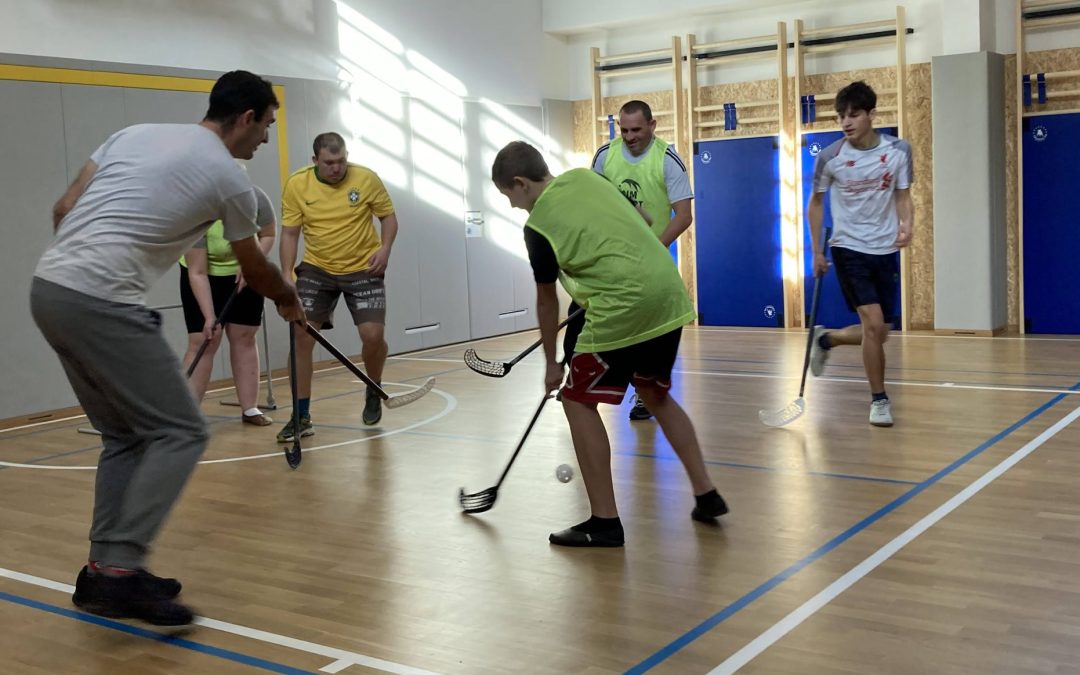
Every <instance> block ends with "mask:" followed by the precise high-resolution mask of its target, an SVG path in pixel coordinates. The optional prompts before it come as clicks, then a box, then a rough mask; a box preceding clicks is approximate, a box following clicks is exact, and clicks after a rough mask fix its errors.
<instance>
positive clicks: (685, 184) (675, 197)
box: [660, 146, 694, 247]
mask: <svg viewBox="0 0 1080 675" xmlns="http://www.w3.org/2000/svg"><path fill="white" fill-rule="evenodd" d="M664 189H665V190H666V191H667V198H668V203H669V204H671V208H672V210H674V212H675V213H674V215H673V216H672V217H671V220H669V221H668V224H667V227H665V228H664V231H663V232H661V233H660V242H661V243H662V244H663V245H664V246H665V247H668V246H671V242H673V241H675V240H676V239H678V238H679V235H681V234H682V233H683V232H686V230H687V229H688V228H689V227H690V224H691V223H693V222H694V212H693V209H692V208H691V206H690V204H691V200H693V198H694V191H693V189H692V188H691V187H690V175H689V174H688V173H687V172H686V165H685V164H683V161H682V158H680V157H679V153H677V152H676V151H675V147H674V146H668V148H667V150H666V151H665V152H664Z"/></svg>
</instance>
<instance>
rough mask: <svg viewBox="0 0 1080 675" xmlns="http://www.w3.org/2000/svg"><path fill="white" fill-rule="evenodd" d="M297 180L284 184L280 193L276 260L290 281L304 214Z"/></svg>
mask: <svg viewBox="0 0 1080 675" xmlns="http://www.w3.org/2000/svg"><path fill="white" fill-rule="evenodd" d="M297 185H298V183H297V179H295V178H292V179H290V180H289V181H288V182H287V183H285V189H284V190H282V192H281V243H280V244H278V259H279V260H280V261H281V270H282V272H284V274H285V276H286V277H288V278H289V279H290V280H291V279H292V278H293V273H294V270H296V252H297V250H299V247H300V233H301V231H302V230H303V227H302V226H303V224H304V213H303V211H301V209H300V197H299V196H298V195H297V192H296V189H297V188H296V186H297Z"/></svg>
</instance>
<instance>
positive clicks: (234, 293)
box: [187, 284, 240, 377]
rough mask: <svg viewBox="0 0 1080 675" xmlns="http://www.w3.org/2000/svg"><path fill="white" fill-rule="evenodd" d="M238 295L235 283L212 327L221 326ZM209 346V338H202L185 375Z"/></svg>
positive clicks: (189, 375)
mask: <svg viewBox="0 0 1080 675" xmlns="http://www.w3.org/2000/svg"><path fill="white" fill-rule="evenodd" d="M238 295H240V285H239V284H237V285H236V288H234V289H233V291H232V293H231V294H230V295H229V299H228V300H226V301H225V306H224V307H222V308H221V314H218V315H217V318H216V319H214V328H217V327H218V326H221V325H223V324H224V323H225V316H226V315H227V314H228V313H229V308H230V307H232V304H233V301H234V300H236V296H238ZM209 346H210V340H209V339H206V340H203V343H202V344H201V345H199V351H197V352H195V358H194V359H192V360H191V365H190V366H188V369H187V376H188V377H191V374H192V373H194V372H195V367H196V366H198V365H199V361H201V360H202V357H203V354H205V353H206V348H207V347H209Z"/></svg>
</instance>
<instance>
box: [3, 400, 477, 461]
mask: <svg viewBox="0 0 1080 675" xmlns="http://www.w3.org/2000/svg"><path fill="white" fill-rule="evenodd" d="M386 384H388V385H389V384H392V385H397V384H398V383H397V382H387V383H386ZM400 386H405V385H400ZM431 392H432V393H433V394H438V395H439V396H442V397H443V400H445V401H446V405H445V406H444V407H443V409H442V410H440V411H439V412H437V413H435V414H434V415H431V416H430V417H426V418H424V419H422V420H420V421H419V422H414V423H412V424H410V425H408V426H405V427H401V428H400V429H390V430H389V431H384V432H382V433H378V434H373V435H371V436H363V437H361V438H354V439H352V440H348V441H341V442H340V443H329V444H327V445H317V446H315V447H313V448H302V451H303V452H304V453H305V454H306V453H309V452H317V451H319V450H330V449H333V448H341V447H344V446H346V445H355V444H357V443H367V442H368V441H373V440H375V439H377V438H386V437H387V436H396V435H397V434H403V433H405V432H406V431H412V430H413V429H416V428H417V427H422V426H426V425H428V424H431V423H432V422H435V421H438V420H440V419H442V418H443V417H446V416H447V415H449V414H450V413H452V412H453V411H454V410H455V409H456V408H457V398H455V397H454V396H453V395H452V394H448V393H447V392H445V391H443V390H441V389H432V390H431ZM285 447H286V446H285V445H281V450H279V451H278V452H267V453H264V454H261V455H247V456H245V457H226V458H224V459H204V460H202V461H200V462H199V464H229V463H232V462H248V461H251V460H254V459H266V458H268V457H281V455H282V452H284V450H285ZM0 466H2V467H8V468H10V469H40V470H43V471H96V470H97V466H96V465H94V466H83V465H77V464H76V465H69V466H57V465H54V464H24V463H19V462H0Z"/></svg>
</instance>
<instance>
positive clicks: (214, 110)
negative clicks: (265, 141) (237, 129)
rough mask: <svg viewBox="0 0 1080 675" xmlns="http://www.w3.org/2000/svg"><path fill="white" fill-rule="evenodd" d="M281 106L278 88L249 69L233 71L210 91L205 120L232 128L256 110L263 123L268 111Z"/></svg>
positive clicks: (225, 75)
mask: <svg viewBox="0 0 1080 675" xmlns="http://www.w3.org/2000/svg"><path fill="white" fill-rule="evenodd" d="M278 105H279V104H278V100H277V96H275V95H274V87H273V86H272V85H271V84H270V82H269V80H264V79H263V78H261V77H259V76H258V75H255V74H254V73H249V72H248V71H246V70H233V71H231V72H228V73H225V74H224V75H222V76H221V77H219V78H218V80H217V82H215V83H214V88H213V89H211V90H210V108H209V109H208V110H207V111H206V117H205V119H206V120H207V121H209V122H217V123H218V124H221V125H222V126H226V127H228V126H232V124H233V123H235V122H236V118H237V117H239V116H240V115H243V114H244V113H245V112H247V111H248V110H253V111H254V112H255V119H257V120H261V119H262V118H263V116H264V115H265V114H266V111H267V109H269V108H271V107H274V108H276V107H278Z"/></svg>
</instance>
